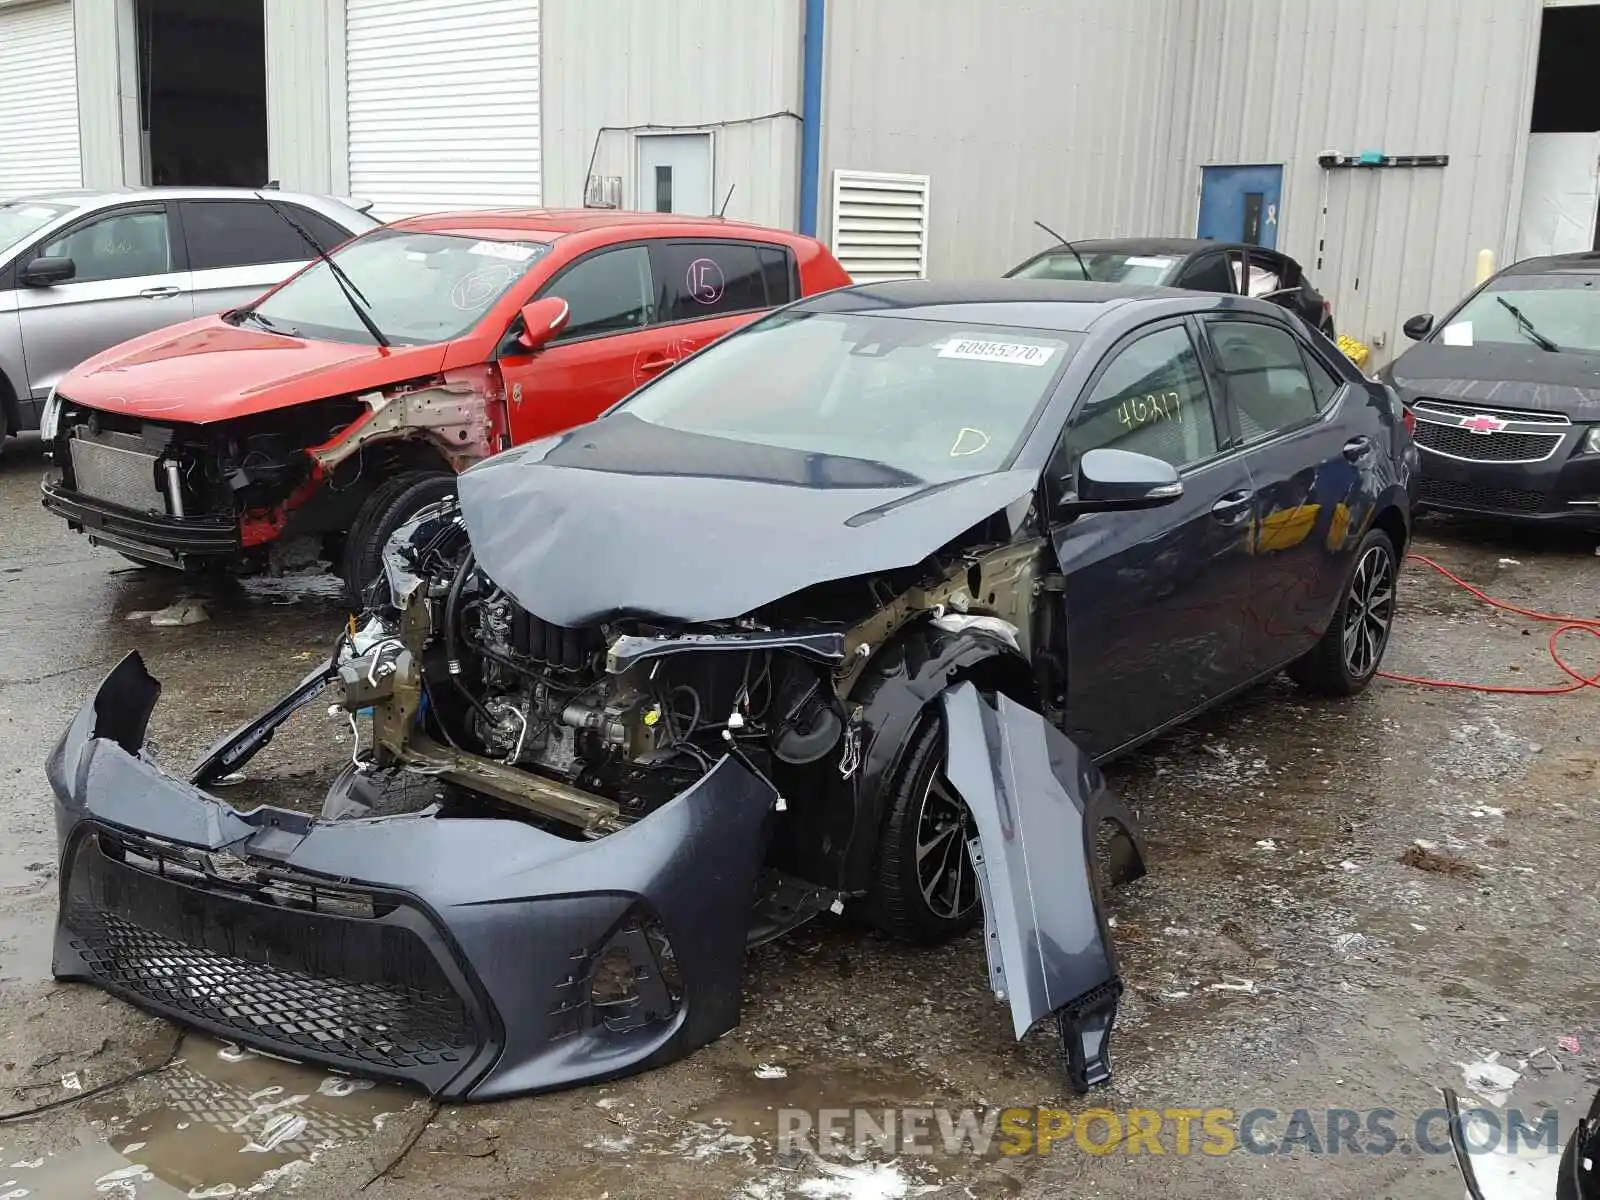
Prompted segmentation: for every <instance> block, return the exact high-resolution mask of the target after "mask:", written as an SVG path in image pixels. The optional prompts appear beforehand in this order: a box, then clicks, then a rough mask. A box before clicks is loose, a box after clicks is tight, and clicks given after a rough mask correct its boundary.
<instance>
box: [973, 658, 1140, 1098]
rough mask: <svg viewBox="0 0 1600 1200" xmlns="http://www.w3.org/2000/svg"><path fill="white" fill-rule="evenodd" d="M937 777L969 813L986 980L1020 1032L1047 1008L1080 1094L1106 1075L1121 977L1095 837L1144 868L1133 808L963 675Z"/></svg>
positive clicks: (1068, 751) (1023, 716) (1028, 720)
mask: <svg viewBox="0 0 1600 1200" xmlns="http://www.w3.org/2000/svg"><path fill="white" fill-rule="evenodd" d="M944 713H945V730H946V738H947V739H948V747H947V749H948V753H947V757H946V763H945V774H946V776H947V777H948V778H949V780H950V784H951V786H952V787H954V788H955V789H956V791H957V792H958V793H960V795H961V797H962V799H963V800H964V801H965V802H966V804H967V807H968V808H970V809H971V810H972V815H973V818H974V820H975V822H976V824H977V829H978V836H977V838H976V839H975V841H974V842H973V843H972V844H971V846H970V847H969V848H970V849H971V850H972V852H973V861H974V864H975V865H976V866H977V867H978V877H979V881H980V883H981V885H982V888H983V906H984V924H985V947H986V949H987V951H988V954H989V969H990V985H991V987H993V989H994V991H995V993H996V996H997V998H1000V999H1003V1000H1006V1001H1008V1002H1009V1004H1010V1007H1011V1019H1012V1026H1013V1029H1014V1031H1015V1033H1016V1036H1017V1037H1018V1038H1019V1039H1020V1038H1022V1037H1023V1036H1024V1035H1025V1034H1026V1033H1027V1032H1028V1031H1029V1030H1030V1029H1032V1028H1033V1027H1034V1026H1035V1025H1037V1024H1038V1023H1039V1022H1040V1021H1042V1020H1044V1019H1045V1018H1047V1017H1051V1016H1054V1017H1055V1018H1056V1020H1057V1022H1058V1025H1059V1027H1060V1032H1061V1036H1062V1041H1063V1052H1064V1055H1065V1060H1066V1069H1067V1074H1068V1077H1069V1079H1070V1081H1071V1083H1072V1085H1073V1086H1074V1087H1075V1088H1076V1089H1077V1090H1078V1091H1080V1092H1082V1091H1086V1090H1088V1088H1089V1087H1090V1086H1091V1085H1094V1084H1098V1083H1104V1082H1105V1081H1106V1080H1108V1079H1109V1078H1110V1077H1111V1061H1110V1036H1111V1027H1112V1024H1113V1023H1114V1021H1115V1020H1116V1011H1117V998H1118V996H1119V995H1120V993H1121V990H1122V984H1121V980H1120V979H1119V978H1118V976H1117V966H1116V953H1115V951H1114V949H1113V947H1112V944H1111V938H1110V936H1109V934H1108V931H1107V928H1106V922H1105V914H1104V913H1103V912H1102V911H1101V909H1100V888H1101V879H1100V872H1099V870H1098V868H1097V865H1096V859H1095V847H1096V834H1097V831H1098V829H1099V827H1100V825H1101V823H1102V822H1103V821H1107V820H1109V821H1112V822H1113V823H1114V824H1116V825H1117V826H1119V827H1120V830H1121V832H1122V833H1123V834H1124V835H1125V836H1126V839H1127V843H1126V844H1127V845H1128V846H1129V847H1130V848H1131V856H1129V857H1127V858H1125V859H1124V861H1125V862H1126V863H1127V866H1128V876H1129V877H1137V876H1138V875H1141V874H1143V873H1144V854H1143V848H1142V847H1141V846H1140V844H1139V840H1138V835H1137V832H1136V830H1135V829H1134V825H1133V819H1132V816H1131V815H1130V814H1129V813H1128V812H1127V810H1126V809H1124V808H1123V807H1122V806H1121V805H1119V804H1117V803H1116V802H1115V801H1114V800H1112V798H1111V796H1110V794H1109V792H1108V791H1107V790H1106V786H1105V781H1104V779H1103V778H1102V776H1101V774H1100V771H1099V769H1098V768H1096V767H1095V765H1094V761H1093V759H1091V758H1090V757H1089V755H1087V754H1085V753H1084V752H1083V751H1082V750H1080V749H1079V748H1078V747H1077V746H1076V745H1074V744H1073V742H1072V741H1071V740H1070V739H1069V738H1068V737H1067V736H1066V735H1065V734H1063V733H1061V732H1060V731H1059V730H1057V729H1056V728H1054V727H1053V726H1052V725H1050V724H1049V723H1048V722H1047V721H1046V720H1045V719H1044V718H1043V717H1042V716H1040V715H1039V714H1038V713H1035V712H1033V711H1031V710H1029V709H1027V708H1024V707H1023V706H1022V705H1020V704H1018V703H1016V702H1015V701H1014V700H1011V699H1010V698H1009V697H1007V696H1004V695H1000V696H997V697H996V698H995V699H994V700H992V701H991V700H989V699H988V698H986V697H984V696H983V695H982V694H981V693H980V692H979V691H978V689H977V688H976V687H975V686H973V685H972V684H970V683H961V684H957V685H956V686H955V687H953V688H951V689H950V690H949V691H947V692H945V693H944Z"/></svg>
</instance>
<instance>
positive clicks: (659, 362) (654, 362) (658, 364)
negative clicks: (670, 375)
mask: <svg viewBox="0 0 1600 1200" xmlns="http://www.w3.org/2000/svg"><path fill="white" fill-rule="evenodd" d="M673 361H674V360H673V359H671V358H669V357H668V356H667V355H665V354H663V355H661V356H659V357H657V358H646V359H643V360H642V361H640V363H639V370H641V371H643V372H644V373H645V374H647V375H654V374H655V373H656V372H657V371H665V370H666V369H667V368H668V367H670V366H671V365H672V364H673Z"/></svg>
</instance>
